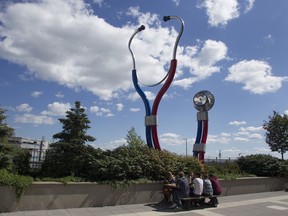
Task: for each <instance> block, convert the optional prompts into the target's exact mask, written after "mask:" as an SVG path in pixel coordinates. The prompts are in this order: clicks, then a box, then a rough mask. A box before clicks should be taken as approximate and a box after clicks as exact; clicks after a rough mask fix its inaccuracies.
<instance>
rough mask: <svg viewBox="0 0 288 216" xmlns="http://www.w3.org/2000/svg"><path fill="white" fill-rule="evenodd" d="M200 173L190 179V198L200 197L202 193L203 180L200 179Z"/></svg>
mask: <svg viewBox="0 0 288 216" xmlns="http://www.w3.org/2000/svg"><path fill="white" fill-rule="evenodd" d="M200 176H201V175H200V173H199V172H196V173H195V174H194V177H193V179H192V188H191V191H190V196H201V195H202V193H203V180H202V179H201V178H200Z"/></svg>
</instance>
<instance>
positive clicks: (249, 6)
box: [244, 0, 255, 13]
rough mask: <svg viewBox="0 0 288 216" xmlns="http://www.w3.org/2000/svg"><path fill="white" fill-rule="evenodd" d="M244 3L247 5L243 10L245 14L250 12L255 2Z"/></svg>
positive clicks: (251, 0)
mask: <svg viewBox="0 0 288 216" xmlns="http://www.w3.org/2000/svg"><path fill="white" fill-rule="evenodd" d="M246 1H247V5H246V7H245V10H244V12H245V13H247V12H249V11H251V10H252V8H253V6H254V3H255V0H246Z"/></svg>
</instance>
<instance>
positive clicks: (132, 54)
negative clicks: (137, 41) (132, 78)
mask: <svg viewBox="0 0 288 216" xmlns="http://www.w3.org/2000/svg"><path fill="white" fill-rule="evenodd" d="M144 29H145V26H144V25H141V26H140V27H139V28H138V29H137V30H136V31H135V32H134V33H133V34H132V36H131V37H130V39H129V42H128V49H129V50H130V53H131V56H132V61H133V70H136V63H135V56H134V53H133V51H132V49H131V43H132V40H133V38H134V37H135V35H136V34H137V33H139V32H140V31H143V30H144Z"/></svg>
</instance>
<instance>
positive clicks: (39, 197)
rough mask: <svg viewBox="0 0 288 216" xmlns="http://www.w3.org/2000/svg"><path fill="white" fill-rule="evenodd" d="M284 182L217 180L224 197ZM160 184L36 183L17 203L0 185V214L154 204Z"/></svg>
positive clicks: (271, 188)
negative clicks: (115, 186)
mask: <svg viewBox="0 0 288 216" xmlns="http://www.w3.org/2000/svg"><path fill="white" fill-rule="evenodd" d="M286 182H288V180H287V179H281V178H241V179H237V180H220V183H221V185H222V189H223V193H222V195H223V196H229V195H236V194H245V193H258V192H267V191H278V190H284V187H285V183H286ZM161 188H162V183H149V184H137V185H130V186H127V187H121V188H117V189H113V188H112V187H111V186H110V185H103V184H97V183H69V184H67V185H63V184H62V183H55V182H49V183H47V182H42V183H39V182H36V183H34V184H33V185H32V186H31V187H29V188H28V189H27V190H26V192H25V193H24V195H23V196H22V197H21V199H20V200H19V201H18V202H17V200H16V196H15V191H14V190H13V189H11V188H9V187H6V186H0V212H12V211H25V210H43V209H66V208H81V207H99V206H113V205H124V204H139V203H154V202H160V201H161V200H162V198H163V196H162V193H161Z"/></svg>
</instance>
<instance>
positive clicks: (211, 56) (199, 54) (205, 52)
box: [173, 40, 228, 89]
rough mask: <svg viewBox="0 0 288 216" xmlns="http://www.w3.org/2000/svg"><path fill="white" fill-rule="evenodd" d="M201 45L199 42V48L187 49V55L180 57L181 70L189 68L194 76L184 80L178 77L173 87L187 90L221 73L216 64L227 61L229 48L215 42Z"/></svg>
mask: <svg viewBox="0 0 288 216" xmlns="http://www.w3.org/2000/svg"><path fill="white" fill-rule="evenodd" d="M200 45H201V44H200V42H199V44H198V46H197V47H185V49H184V50H183V53H185V54H184V55H181V56H179V57H178V59H179V69H182V68H185V67H186V68H189V69H190V73H191V75H192V76H191V77H189V78H184V79H181V78H179V77H178V78H177V79H176V80H175V81H174V82H173V85H177V86H181V87H183V88H185V89H187V88H189V87H191V85H192V84H193V83H195V82H199V81H201V80H203V79H206V78H208V77H210V76H212V75H213V74H214V73H217V72H220V67H218V66H216V64H217V63H218V62H219V61H222V60H224V59H227V51H228V48H227V46H226V45H225V44H224V43H223V42H221V41H214V40H206V41H205V42H204V43H203V46H202V47H201V46H200ZM200 47H201V48H200Z"/></svg>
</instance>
